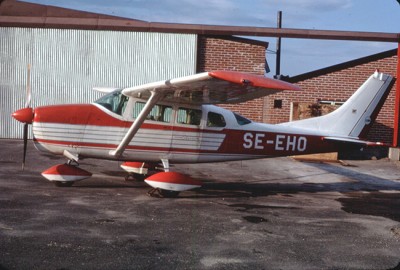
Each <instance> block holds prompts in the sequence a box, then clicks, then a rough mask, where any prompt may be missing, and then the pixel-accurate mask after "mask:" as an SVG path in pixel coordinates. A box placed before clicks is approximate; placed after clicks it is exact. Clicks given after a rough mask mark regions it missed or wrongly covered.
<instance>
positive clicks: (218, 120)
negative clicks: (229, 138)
mask: <svg viewBox="0 0 400 270" xmlns="http://www.w3.org/2000/svg"><path fill="white" fill-rule="evenodd" d="M225 126H226V122H225V118H224V117H223V116H222V114H219V113H215V112H209V113H208V115H207V127H225Z"/></svg>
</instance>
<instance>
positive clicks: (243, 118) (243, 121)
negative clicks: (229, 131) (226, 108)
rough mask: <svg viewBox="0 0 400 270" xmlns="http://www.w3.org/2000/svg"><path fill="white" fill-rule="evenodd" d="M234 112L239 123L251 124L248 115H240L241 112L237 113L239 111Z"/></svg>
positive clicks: (242, 124)
mask: <svg viewBox="0 0 400 270" xmlns="http://www.w3.org/2000/svg"><path fill="white" fill-rule="evenodd" d="M233 114H234V115H235V118H236V122H237V123H238V124H239V125H241V126H244V125H247V124H250V123H251V121H250V120H249V119H247V118H246V117H244V116H241V115H239V114H237V113H233Z"/></svg>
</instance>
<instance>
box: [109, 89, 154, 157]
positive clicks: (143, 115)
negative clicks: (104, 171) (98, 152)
mask: <svg viewBox="0 0 400 270" xmlns="http://www.w3.org/2000/svg"><path fill="white" fill-rule="evenodd" d="M150 92H151V96H150V98H149V99H148V100H147V102H146V104H145V105H144V107H143V109H142V110H141V111H140V113H139V115H138V117H137V118H136V120H135V122H133V124H132V126H131V127H130V128H129V130H128V132H127V133H126V134H125V137H124V138H123V139H122V141H121V142H120V144H119V145H118V147H117V148H116V149H115V150H111V151H110V155H111V156H115V157H120V156H121V155H122V153H123V152H124V151H125V149H126V147H127V146H128V144H129V143H130V142H131V140H132V138H133V137H134V136H135V134H136V132H137V131H138V130H139V128H140V126H141V125H142V124H143V122H144V120H146V117H147V115H148V114H149V113H150V111H151V110H152V109H153V107H154V105H156V103H157V102H158V101H159V100H160V99H161V97H162V94H161V93H159V92H156V91H154V90H153V91H150Z"/></svg>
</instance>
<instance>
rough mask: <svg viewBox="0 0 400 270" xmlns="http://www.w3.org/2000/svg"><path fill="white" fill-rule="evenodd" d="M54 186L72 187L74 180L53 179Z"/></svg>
mask: <svg viewBox="0 0 400 270" xmlns="http://www.w3.org/2000/svg"><path fill="white" fill-rule="evenodd" d="M54 184H55V185H56V187H72V185H73V184H74V181H54Z"/></svg>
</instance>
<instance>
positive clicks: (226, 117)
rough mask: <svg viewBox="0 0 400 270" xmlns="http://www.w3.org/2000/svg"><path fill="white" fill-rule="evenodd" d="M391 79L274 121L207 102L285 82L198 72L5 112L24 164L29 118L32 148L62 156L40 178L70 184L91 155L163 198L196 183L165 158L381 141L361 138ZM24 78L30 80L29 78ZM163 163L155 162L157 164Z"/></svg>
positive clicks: (197, 159) (281, 152)
mask: <svg viewBox="0 0 400 270" xmlns="http://www.w3.org/2000/svg"><path fill="white" fill-rule="evenodd" d="M393 83H394V79H393V77H392V76H390V75H387V74H383V73H380V72H378V71H376V72H375V73H374V74H373V75H371V76H370V77H369V78H368V79H367V80H366V82H365V83H364V84H362V85H361V87H360V88H359V89H358V90H357V91H356V92H355V93H354V94H353V95H352V96H351V97H350V98H349V99H348V100H347V101H346V102H345V103H344V104H343V105H342V106H341V107H339V108H338V109H337V110H335V111H333V112H332V113H329V114H327V115H324V116H320V117H315V118H310V119H305V120H298V121H293V122H287V123H281V124H265V123H255V122H253V121H250V120H249V119H246V118H245V117H243V116H241V115H239V114H237V113H234V112H232V111H229V110H226V109H223V108H221V107H218V106H215V105H213V104H223V103H239V102H244V101H248V100H251V99H255V98H260V97H263V96H266V95H271V94H274V93H277V92H278V91H286V90H289V91H298V90H300V88H299V87H298V86H296V85H293V84H290V83H288V82H284V81H280V80H275V79H270V78H266V77H263V76H258V75H253V74H246V73H241V72H234V71H212V72H203V73H199V74H195V75H190V76H186V77H180V78H175V79H170V80H165V81H159V82H154V83H149V84H144V85H140V86H135V87H131V88H124V89H108V88H106V89H100V88H99V89H97V90H99V91H103V92H107V94H106V95H104V96H103V97H101V98H100V99H98V100H96V101H95V102H94V103H91V104H73V105H53V106H43V107H37V108H34V109H33V108H31V107H30V102H31V92H30V87H28V88H27V98H26V105H25V108H23V109H20V110H17V111H15V112H14V113H13V114H12V116H13V117H14V118H15V119H16V120H18V121H20V122H22V123H24V132H23V134H24V152H23V166H24V164H25V157H26V145H27V134H28V125H29V124H32V126H33V135H34V144H35V147H36V148H37V149H38V150H40V151H44V152H50V153H52V154H55V155H64V156H65V157H66V158H67V159H68V162H67V163H65V164H59V165H56V166H53V167H51V168H49V169H47V170H45V171H44V172H43V173H42V175H43V176H44V177H45V178H46V179H48V180H49V181H52V182H54V183H55V184H56V185H57V186H71V185H72V184H73V183H74V182H75V181H79V180H83V179H86V178H88V177H90V176H91V175H92V174H91V173H90V172H88V171H86V170H83V169H81V168H80V167H78V165H79V164H78V162H79V160H82V159H87V158H94V159H107V160H116V161H124V163H123V164H122V165H121V167H122V168H123V169H125V170H126V171H128V172H129V173H130V175H132V176H133V177H135V178H142V179H144V178H145V177H146V176H147V175H148V174H149V172H150V171H154V170H155V169H159V170H161V171H160V172H158V173H155V174H151V175H150V176H149V177H147V178H146V179H145V180H144V181H145V182H146V183H147V184H149V185H150V186H152V187H153V189H152V190H151V191H150V193H151V194H153V193H154V192H155V191H157V192H158V193H159V195H160V196H162V197H175V196H177V195H178V194H179V192H181V191H185V190H190V189H194V188H198V187H201V182H200V181H198V180H195V179H193V178H191V177H190V176H188V175H186V174H182V173H178V172H172V171H170V163H176V164H179V163H202V162H204V163H205V162H223V161H235V160H249V159H260V158H269V157H279V156H291V155H303V154H312V153H326V152H332V151H338V150H340V149H344V148H348V147H352V146H355V147H357V148H362V147H365V146H382V145H384V144H383V143H381V142H370V141H367V140H364V138H366V135H367V132H368V129H369V128H370V127H371V126H372V123H373V122H374V120H375V118H376V116H377V114H378V112H379V110H380V108H381V107H382V105H383V103H384V101H385V99H386V97H387V95H388V94H389V91H390V89H391V86H392V85H393ZM28 84H29V83H28ZM161 163H162V168H161V167H160V168H157V166H158V164H161Z"/></svg>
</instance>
